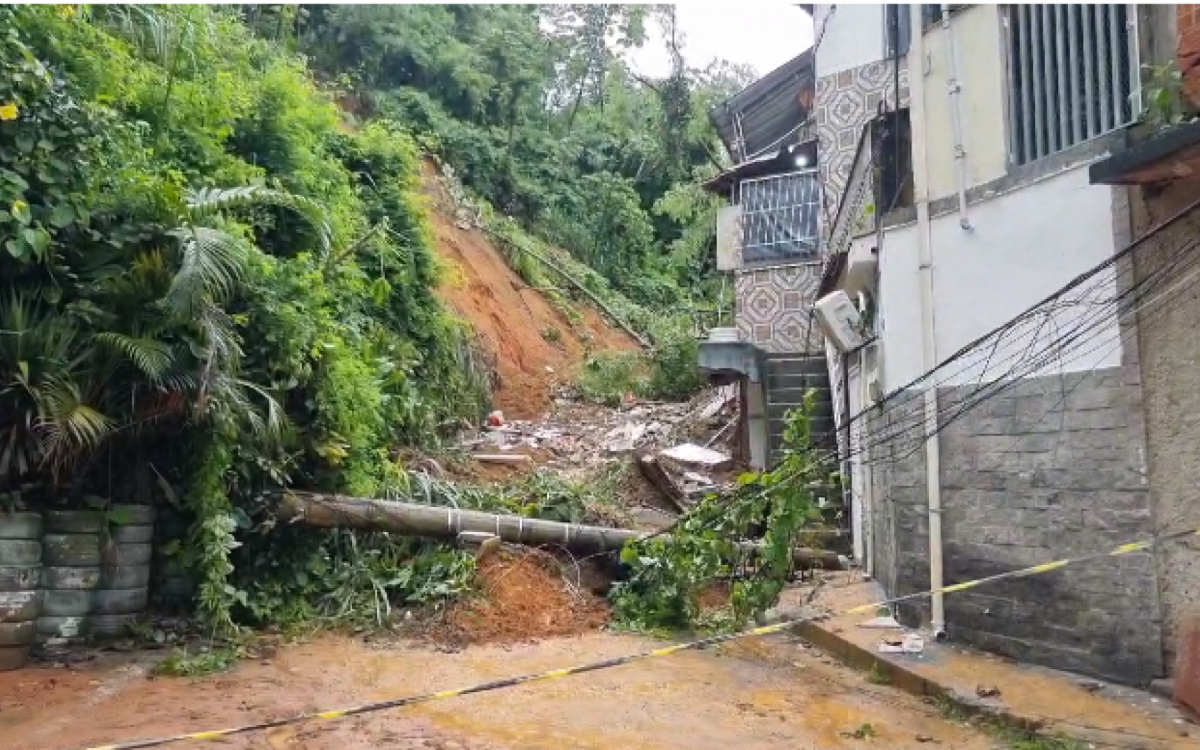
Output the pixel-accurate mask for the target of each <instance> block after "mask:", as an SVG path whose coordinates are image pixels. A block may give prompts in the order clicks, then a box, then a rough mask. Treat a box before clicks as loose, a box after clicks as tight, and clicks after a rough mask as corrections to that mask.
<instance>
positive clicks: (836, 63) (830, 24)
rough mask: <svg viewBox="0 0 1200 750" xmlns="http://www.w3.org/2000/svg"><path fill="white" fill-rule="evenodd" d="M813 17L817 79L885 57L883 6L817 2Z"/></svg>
mask: <svg viewBox="0 0 1200 750" xmlns="http://www.w3.org/2000/svg"><path fill="white" fill-rule="evenodd" d="M831 8H833V10H832V15H831V11H830V9H831ZM813 20H814V24H813V28H814V29H815V31H814V32H813V33H815V34H816V38H817V39H818V40H819V41H820V46H818V47H817V60H816V68H817V78H823V77H825V76H828V75H832V74H834V73H838V72H841V71H843V70H850V69H851V68H857V67H859V66H861V65H866V64H867V63H871V62H875V61H877V60H881V59H883V5H838V6H836V8H835V7H834V6H831V5H818V6H817V7H816V8H815V9H814V11H813ZM822 28H824V33H823V34H822Z"/></svg>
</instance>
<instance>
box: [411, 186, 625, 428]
mask: <svg viewBox="0 0 1200 750" xmlns="http://www.w3.org/2000/svg"><path fill="white" fill-rule="evenodd" d="M424 178H425V193H426V195H427V196H428V197H429V198H430V199H431V201H432V206H431V208H433V211H432V215H431V220H432V224H433V229H434V235H435V239H436V242H437V252H438V254H439V256H440V258H441V259H442V261H443V262H444V263H445V264H446V266H447V267H448V269H447V270H448V273H446V274H445V280H444V281H443V283H442V286H441V288H440V289H439V290H438V292H439V296H440V297H441V298H442V300H443V301H444V302H446V303H447V304H448V305H449V306H450V308H451V309H452V310H453V311H454V312H455V313H456V314H457V315H458V316H459V317H461V318H465V319H466V320H467V321H468V322H470V323H471V325H472V326H474V328H475V331H476V332H477V333H478V334H479V335H480V337H481V338H482V339H483V342H484V344H485V345H486V346H487V348H488V349H489V350H490V351H491V353H492V354H493V356H494V357H495V361H496V370H497V373H498V376H499V383H498V386H497V390H496V393H495V396H494V403H495V408H497V409H500V410H502V411H503V412H504V415H505V417H507V418H511V419H536V418H539V417H541V416H542V415H543V414H544V413H545V412H546V410H547V408H548V407H549V405H550V400H551V398H552V393H553V389H554V386H555V385H556V384H558V383H566V382H569V381H570V380H571V378H572V377H573V375H574V374H575V372H576V371H577V370H578V368H579V366H580V365H581V364H582V363H583V361H584V360H585V359H586V358H587V356H588V354H589V353H590V352H595V351H604V350H612V349H621V350H633V349H636V348H637V343H636V342H635V341H634V340H633V339H632V338H631V337H630V336H629V335H628V334H627V333H625V332H624V331H622V330H620V329H619V328H617V327H615V326H613V325H612V324H611V323H609V322H608V320H607V319H605V318H604V317H603V316H602V315H601V314H600V313H599V312H598V311H597V310H596V309H594V308H592V307H588V306H584V305H583V304H579V305H578V309H579V312H580V314H581V315H582V316H583V323H582V324H580V325H579V326H575V325H573V324H572V323H571V322H570V320H568V319H567V317H566V316H565V315H563V313H562V312H560V311H559V310H558V309H557V308H555V307H554V306H553V304H551V302H550V301H549V300H548V299H547V298H546V297H545V296H544V295H542V294H541V293H540V292H539V291H538V290H537V289H534V288H533V287H531V286H529V284H527V283H525V281H524V280H523V279H522V278H521V277H520V276H519V275H517V273H516V272H515V271H513V270H512V269H511V268H510V267H509V266H508V263H507V262H506V261H505V259H504V256H503V254H502V253H501V252H500V250H499V249H498V248H496V247H495V246H494V245H493V244H492V242H491V240H490V238H489V237H488V236H487V235H486V234H484V233H483V232H482V231H480V230H479V229H476V228H474V227H468V228H463V226H462V225H460V224H459V223H458V222H457V221H456V220H455V218H454V214H455V211H454V208H455V207H454V203H453V199H452V198H451V197H450V195H449V194H448V192H447V191H446V190H445V188H444V186H443V185H442V184H441V183H440V181H439V179H438V177H437V170H436V168H435V167H433V166H432V165H429V164H427V165H426V166H425V170H424Z"/></svg>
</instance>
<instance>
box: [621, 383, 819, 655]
mask: <svg viewBox="0 0 1200 750" xmlns="http://www.w3.org/2000/svg"><path fill="white" fill-rule="evenodd" d="M814 398H815V394H814V393H813V392H810V393H809V394H807V396H806V399H805V401H806V406H805V407H804V408H802V409H797V410H795V411H793V412H792V413H791V414H790V415H789V418H788V426H787V428H786V429H785V431H784V441H785V446H786V448H785V452H784V459H783V461H781V462H780V463H779V465H778V466H777V467H776V468H775V469H774V470H772V471H770V472H763V473H759V474H747V475H745V476H743V477H742V478H741V479H740V480H739V482H738V485H739V486H738V490H737V492H736V493H734V494H733V495H732V496H728V497H717V496H710V497H709V498H707V499H705V500H703V501H701V503H700V504H699V505H698V506H697V507H696V509H695V511H694V512H693V513H690V514H688V515H687V516H685V517H684V520H683V522H682V523H681V524H680V525H679V526H678V527H677V528H676V529H674V530H673V531H672V534H671V537H670V539H668V538H666V537H653V538H647V539H645V540H641V541H638V542H631V543H629V544H628V545H627V546H626V548H625V549H624V550H623V551H622V554H621V560H622V562H624V563H625V564H626V565H628V566H629V567H630V569H631V575H630V579H629V581H628V582H625V583H622V584H620V585H619V586H617V587H616V588H615V589H614V593H613V601H614V604H615V606H616V613H617V617H618V620H619V621H620V622H621V623H623V624H624V625H625V626H626V627H629V628H632V629H637V630H651V631H655V630H676V629H682V628H704V627H706V626H707V627H712V626H719V627H723V628H740V627H743V626H744V625H745V624H746V622H747V620H749V619H750V618H751V617H754V616H757V615H761V614H762V613H764V612H766V610H768V609H769V608H771V607H773V606H774V605H775V604H776V603H778V601H779V595H780V594H781V593H782V592H783V587H784V586H785V585H786V582H787V580H788V578H789V577H790V576H791V574H792V573H793V572H794V562H793V559H792V556H793V550H794V549H795V548H796V547H797V546H799V542H800V540H801V539H803V538H804V534H805V531H806V529H808V528H810V527H811V525H812V524H813V523H814V522H816V521H819V520H820V519H821V511H820V504H819V495H820V493H821V492H822V491H823V490H824V489H825V488H827V487H829V486H830V485H831V484H833V483H834V477H832V476H831V474H830V469H829V467H828V466H827V465H826V464H825V462H823V461H821V460H818V459H817V458H816V451H813V450H810V445H811V436H810V434H809V419H808V415H809V414H811V409H812V402H813V399H814ZM755 527H759V528H761V529H763V535H762V538H761V539H760V540H759V544H760V547H759V549H758V550H757V551H756V554H755V555H754V556H753V559H751V560H747V559H746V558H747V555H746V554H745V552H744V551H742V550H739V549H738V547H737V545H736V540H739V539H747V538H750V537H751V534H750V531H751V530H752V529H753V528H755ZM735 574H737V575H735ZM731 579H732V580H733V586H732V596H731V598H730V605H731V609H732V611H731V612H729V613H728V616H724V617H717V618H715V619H714V618H713V617H712V616H711V615H712V613H706V612H704V610H703V608H702V606H701V605H702V595H703V594H704V593H705V592H706V591H707V590H709V589H710V588H711V587H712V586H713V585H714V584H715V583H718V582H721V581H726V580H731Z"/></svg>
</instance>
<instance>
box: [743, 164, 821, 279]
mask: <svg viewBox="0 0 1200 750" xmlns="http://www.w3.org/2000/svg"><path fill="white" fill-rule="evenodd" d="M819 207H820V186H819V185H818V183H817V170H815V169H807V170H804V171H801V172H792V173H790V174H784V175H772V176H770V177H757V178H754V179H750V180H744V181H743V182H742V184H741V214H742V216H741V224H742V232H741V235H742V262H743V263H769V262H782V261H789V260H797V259H803V258H812V257H815V256H816V254H817V214H818V208H819Z"/></svg>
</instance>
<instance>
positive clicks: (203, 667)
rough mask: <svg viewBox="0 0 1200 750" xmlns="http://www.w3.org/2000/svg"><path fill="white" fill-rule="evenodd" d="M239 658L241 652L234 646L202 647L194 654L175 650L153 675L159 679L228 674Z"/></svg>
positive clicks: (156, 668) (155, 669)
mask: <svg viewBox="0 0 1200 750" xmlns="http://www.w3.org/2000/svg"><path fill="white" fill-rule="evenodd" d="M241 658H242V650H241V649H240V648H237V647H234V646H220V647H216V648H211V649H210V648H208V647H203V650H201V651H200V652H198V653H195V654H189V653H188V652H187V651H186V650H184V649H176V650H175V651H174V652H173V653H172V654H171V655H170V656H168V657H167V658H166V659H163V660H162V661H161V662H160V663H159V664H158V666H156V667H155V668H154V674H156V675H158V676H160V677H205V676H207V675H211V674H219V673H221V672H228V671H229V670H230V669H233V667H234V666H235V665H236V664H237V663H238V661H239V660H241Z"/></svg>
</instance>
